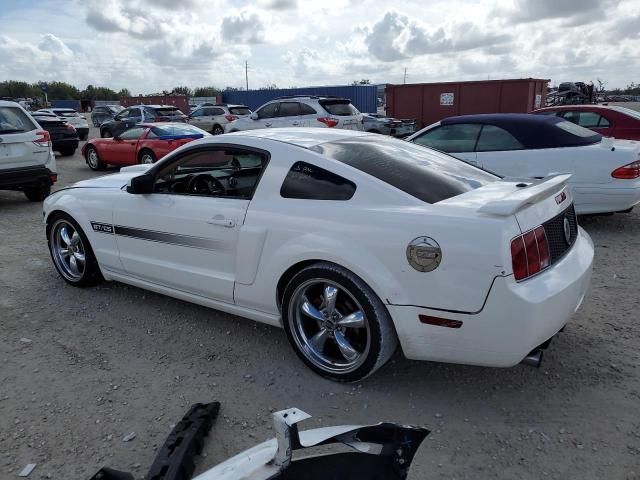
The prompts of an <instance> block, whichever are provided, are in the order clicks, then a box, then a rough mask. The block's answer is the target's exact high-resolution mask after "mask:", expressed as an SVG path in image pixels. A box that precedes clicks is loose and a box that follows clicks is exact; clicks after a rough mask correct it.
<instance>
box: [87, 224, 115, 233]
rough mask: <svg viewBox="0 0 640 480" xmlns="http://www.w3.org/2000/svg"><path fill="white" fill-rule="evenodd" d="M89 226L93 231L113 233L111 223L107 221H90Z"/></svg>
mask: <svg viewBox="0 0 640 480" xmlns="http://www.w3.org/2000/svg"><path fill="white" fill-rule="evenodd" d="M91 228H93V231H94V232H100V233H113V225H110V224H108V223H98V222H91Z"/></svg>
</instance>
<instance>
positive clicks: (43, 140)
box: [33, 130, 51, 147]
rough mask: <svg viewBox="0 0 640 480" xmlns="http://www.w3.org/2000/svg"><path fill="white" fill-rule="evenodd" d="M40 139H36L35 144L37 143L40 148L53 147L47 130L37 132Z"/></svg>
mask: <svg viewBox="0 0 640 480" xmlns="http://www.w3.org/2000/svg"><path fill="white" fill-rule="evenodd" d="M36 135H37V136H38V138H36V139H35V140H34V141H33V143H35V144H36V145H37V146H38V147H48V146H50V145H51V137H50V136H49V132H47V131H46V130H39V131H37V132H36Z"/></svg>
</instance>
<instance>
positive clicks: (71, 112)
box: [53, 110, 80, 117]
mask: <svg viewBox="0 0 640 480" xmlns="http://www.w3.org/2000/svg"><path fill="white" fill-rule="evenodd" d="M53 113H55V114H56V115H58V116H59V117H79V116H80V114H78V112H76V111H75V110H54V111H53Z"/></svg>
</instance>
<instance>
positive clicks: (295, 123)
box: [291, 122, 300, 127]
mask: <svg viewBox="0 0 640 480" xmlns="http://www.w3.org/2000/svg"><path fill="white" fill-rule="evenodd" d="M291 125H293V126H294V127H297V126H298V125H300V122H293V123H292V124H291Z"/></svg>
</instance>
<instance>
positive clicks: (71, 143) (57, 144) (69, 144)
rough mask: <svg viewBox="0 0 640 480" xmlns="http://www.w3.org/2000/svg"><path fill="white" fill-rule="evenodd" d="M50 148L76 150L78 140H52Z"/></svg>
mask: <svg viewBox="0 0 640 480" xmlns="http://www.w3.org/2000/svg"><path fill="white" fill-rule="evenodd" d="M51 143H52V148H53V149H54V150H58V149H59V148H74V149H75V148H78V143H79V142H78V139H77V138H61V139H58V140H53V141H52V142H51Z"/></svg>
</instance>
